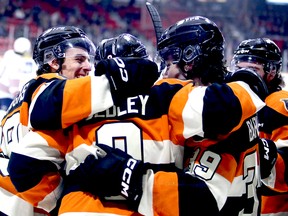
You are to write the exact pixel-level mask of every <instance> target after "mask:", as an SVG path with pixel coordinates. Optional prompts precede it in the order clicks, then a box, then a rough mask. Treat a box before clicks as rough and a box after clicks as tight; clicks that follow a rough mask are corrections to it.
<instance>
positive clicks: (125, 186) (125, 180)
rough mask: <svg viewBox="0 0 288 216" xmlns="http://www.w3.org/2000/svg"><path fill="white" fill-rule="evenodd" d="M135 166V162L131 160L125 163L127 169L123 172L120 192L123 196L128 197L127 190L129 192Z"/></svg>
mask: <svg viewBox="0 0 288 216" xmlns="http://www.w3.org/2000/svg"><path fill="white" fill-rule="evenodd" d="M136 164H137V161H136V160H135V159H133V158H130V159H129V160H128V161H127V164H126V165H127V167H126V168H125V170H124V173H123V176H122V182H121V185H122V191H121V193H122V194H123V195H124V196H125V197H128V190H129V184H130V180H131V176H132V171H133V169H134V168H135V165H136Z"/></svg>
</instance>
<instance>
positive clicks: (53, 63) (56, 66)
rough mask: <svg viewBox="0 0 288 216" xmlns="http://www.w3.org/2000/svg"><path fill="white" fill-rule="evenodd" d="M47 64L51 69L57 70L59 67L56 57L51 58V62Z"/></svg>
mask: <svg viewBox="0 0 288 216" xmlns="http://www.w3.org/2000/svg"><path fill="white" fill-rule="evenodd" d="M48 64H49V66H50V67H51V70H52V71H53V72H54V71H57V70H58V69H59V67H60V65H59V62H58V61H57V59H53V60H52V61H51V62H48Z"/></svg>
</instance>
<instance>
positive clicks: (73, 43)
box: [43, 37, 96, 64]
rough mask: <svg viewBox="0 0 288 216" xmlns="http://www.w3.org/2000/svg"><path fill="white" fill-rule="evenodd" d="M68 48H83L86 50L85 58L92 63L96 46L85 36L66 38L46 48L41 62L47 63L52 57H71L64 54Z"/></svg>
mask: <svg viewBox="0 0 288 216" xmlns="http://www.w3.org/2000/svg"><path fill="white" fill-rule="evenodd" d="M69 48H81V49H83V50H85V51H86V52H87V58H89V61H91V64H94V59H95V52H96V48H95V45H94V44H93V42H92V41H90V40H89V39H88V38H86V37H79V38H72V39H67V40H65V41H62V42H61V43H58V44H56V45H55V46H53V47H51V48H50V49H46V50H45V52H44V61H43V64H47V63H48V62H51V61H53V60H54V59H59V58H69V57H73V56H67V55H66V51H67V49H69Z"/></svg>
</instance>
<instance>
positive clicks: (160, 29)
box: [146, 2, 163, 50]
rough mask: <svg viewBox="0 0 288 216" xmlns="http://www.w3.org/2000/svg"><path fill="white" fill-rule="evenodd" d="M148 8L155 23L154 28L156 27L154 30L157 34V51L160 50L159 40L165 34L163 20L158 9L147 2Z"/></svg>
mask: <svg viewBox="0 0 288 216" xmlns="http://www.w3.org/2000/svg"><path fill="white" fill-rule="evenodd" d="M146 7H147V10H148V12H149V14H150V17H151V20H152V22H153V26H154V30H155V34H156V42H157V50H158V43H159V39H160V37H161V34H162V32H163V27H162V22H161V18H160V15H159V13H158V11H157V9H156V8H155V7H154V6H153V5H152V4H151V3H150V2H146Z"/></svg>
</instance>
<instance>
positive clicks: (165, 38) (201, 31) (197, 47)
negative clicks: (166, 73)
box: [158, 16, 224, 63]
mask: <svg viewBox="0 0 288 216" xmlns="http://www.w3.org/2000/svg"><path fill="white" fill-rule="evenodd" d="M158 47H159V52H160V53H159V54H160V56H162V57H163V58H164V59H165V56H166V54H169V55H171V52H172V56H173V60H174V61H175V63H178V62H180V61H181V60H182V61H184V62H186V63H188V62H191V61H193V60H194V59H196V58H198V57H200V56H202V55H210V54H211V52H219V53H220V54H221V55H224V38H223V35H222V33H221V31H220V30H219V28H218V27H217V25H216V24H215V23H214V22H212V21H211V20H209V19H208V18H206V17H201V16H193V17H189V18H186V19H183V20H181V21H179V22H177V23H176V24H174V25H172V26H170V27H169V28H168V29H166V30H165V31H164V32H163V34H162V35H161V38H160V40H159V43H158Z"/></svg>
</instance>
